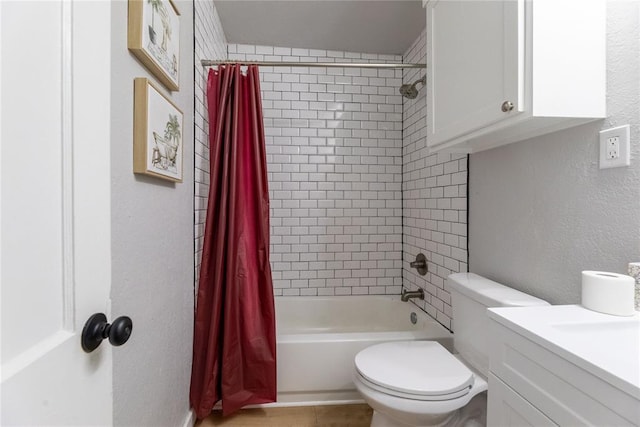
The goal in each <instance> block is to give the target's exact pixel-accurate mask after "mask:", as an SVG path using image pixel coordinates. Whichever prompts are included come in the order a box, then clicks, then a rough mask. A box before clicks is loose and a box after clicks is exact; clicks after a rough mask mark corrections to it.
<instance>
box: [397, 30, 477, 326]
mask: <svg viewBox="0 0 640 427" xmlns="http://www.w3.org/2000/svg"><path fill="white" fill-rule="evenodd" d="M425 49H426V38H425V32H423V33H422V34H421V35H420V37H418V39H417V40H416V41H415V42H414V44H413V45H412V46H411V48H409V50H408V51H407V52H406V53H405V55H404V58H403V59H404V62H424V61H425V55H426V53H425ZM424 73H425V70H410V69H408V70H405V71H404V76H403V82H404V83H413V82H415V81H416V80H418V79H419V78H420V77H422V76H423V75H424ZM417 87H418V88H420V93H419V95H418V97H417V98H416V99H407V98H404V102H403V106H404V108H403V118H404V120H403V141H402V158H403V169H402V174H403V179H402V191H403V263H402V267H403V272H402V275H403V287H404V288H406V289H409V290H415V289H417V288H422V289H424V291H425V300H424V301H419V300H415V299H414V300H412V301H413V302H415V303H416V304H417V305H418V306H420V307H421V308H422V309H424V310H425V311H426V312H427V313H429V314H430V315H431V316H433V317H434V318H435V319H437V320H438V321H439V322H440V323H442V324H443V325H444V326H445V327H447V328H449V329H451V328H452V324H451V297H450V294H449V292H448V290H447V287H446V280H447V276H448V275H449V274H451V273H458V272H466V271H467V155H464V154H429V153H428V149H427V145H426V125H427V120H426V98H425V93H426V90H427V88H424V87H422V86H421V85H420V84H418V86H417ZM420 252H422V253H424V254H425V256H426V257H427V260H428V267H429V272H428V273H427V274H426V275H425V276H420V275H419V274H418V273H417V271H416V269H414V268H411V267H410V266H409V263H410V262H411V261H414V260H415V257H416V255H417V254H418V253H420Z"/></svg>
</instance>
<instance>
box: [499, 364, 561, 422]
mask: <svg viewBox="0 0 640 427" xmlns="http://www.w3.org/2000/svg"><path fill="white" fill-rule="evenodd" d="M487 425H488V426H495V427H508V426H514V427H515V426H518V427H523V426H532V427H546V426H556V425H557V424H555V423H554V422H553V421H551V420H550V419H549V418H548V417H547V416H546V415H544V414H543V413H542V412H540V411H539V410H538V409H537V408H536V407H535V406H533V405H532V404H531V403H529V402H527V401H526V400H525V399H524V398H523V397H522V396H520V395H519V394H518V393H516V392H515V391H514V390H513V389H512V388H511V387H509V386H508V385H506V384H505V383H503V382H502V381H501V380H500V379H499V378H498V377H496V376H495V375H493V374H492V373H489V403H488V408H487Z"/></svg>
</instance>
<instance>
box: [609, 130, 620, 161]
mask: <svg viewBox="0 0 640 427" xmlns="http://www.w3.org/2000/svg"><path fill="white" fill-rule="evenodd" d="M618 158H620V138H619V137H617V136H612V137H611V138H607V160H615V159H618Z"/></svg>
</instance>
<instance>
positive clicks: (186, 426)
mask: <svg viewBox="0 0 640 427" xmlns="http://www.w3.org/2000/svg"><path fill="white" fill-rule="evenodd" d="M195 422H196V414H195V413H194V412H193V411H192V410H191V409H190V410H189V412H188V413H187V416H186V417H185V419H184V422H183V423H182V427H193V424H194V423H195Z"/></svg>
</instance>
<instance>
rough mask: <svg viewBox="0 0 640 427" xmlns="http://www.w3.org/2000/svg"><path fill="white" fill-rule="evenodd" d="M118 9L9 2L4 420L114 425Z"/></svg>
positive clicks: (1, 124) (3, 14) (0, 65)
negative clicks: (106, 327)
mask: <svg viewBox="0 0 640 427" xmlns="http://www.w3.org/2000/svg"><path fill="white" fill-rule="evenodd" d="M110 15H111V14H110V4H109V2H108V1H100V2H96V1H92V2H85V1H66V0H63V1H60V0H49V1H22V0H17V1H6V0H3V1H0V44H1V48H0V54H1V57H0V58H1V59H0V61H1V62H0V70H1V83H0V96H1V99H2V105H1V107H2V110H1V113H2V114H1V116H0V117H1V118H0V135H1V136H0V147H1V151H0V160H1V166H0V172H1V179H2V180H1V192H0V195H1V202H0V203H1V205H0V206H1V210H0V215H1V224H2V227H1V229H0V240H1V247H0V257H1V264H0V270H1V280H2V281H1V285H2V305H1V308H2V350H1V363H2V366H1V369H2V371H1V375H2V383H1V393H2V397H1V401H2V406H1V418H0V424H2V425H3V426H5V425H7V426H8V425H109V424H111V422H112V375H111V370H112V366H111V363H112V362H111V351H112V349H111V348H110V346H109V344H108V342H107V343H103V344H102V345H101V346H100V347H99V348H98V349H97V350H96V351H94V352H93V353H91V354H87V353H85V352H83V350H82V349H81V346H80V332H81V331H82V327H83V325H84V323H85V321H86V319H87V318H88V317H89V316H90V315H91V314H93V313H94V312H103V313H106V314H107V317H108V318H109V320H112V317H111V313H110V312H109V311H110V309H109V304H110V303H109V291H110V280H111V279H110V277H111V272H110V271H111V266H110V256H111V255H110V188H109V173H110V165H109V132H110V131H109V110H110V104H109V102H110V100H109V98H110V86H109V85H110V48H111V46H110V25H111V19H110Z"/></svg>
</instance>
